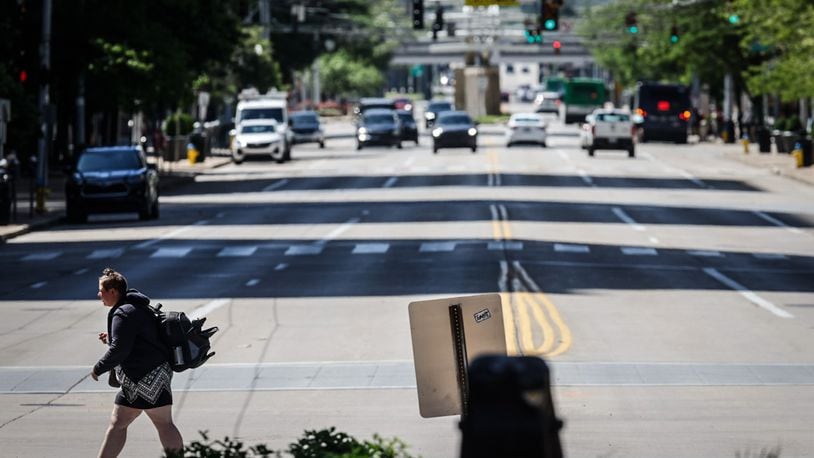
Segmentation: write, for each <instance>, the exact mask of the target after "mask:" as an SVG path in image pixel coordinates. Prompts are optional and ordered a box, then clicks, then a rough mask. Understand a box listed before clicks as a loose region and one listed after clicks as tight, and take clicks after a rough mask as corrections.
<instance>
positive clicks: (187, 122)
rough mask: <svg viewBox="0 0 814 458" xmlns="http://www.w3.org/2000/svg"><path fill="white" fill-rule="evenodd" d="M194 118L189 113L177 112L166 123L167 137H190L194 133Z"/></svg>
mask: <svg viewBox="0 0 814 458" xmlns="http://www.w3.org/2000/svg"><path fill="white" fill-rule="evenodd" d="M192 128H193V122H192V116H190V115H188V114H187V113H181V112H176V113H173V114H172V115H170V116H169V117H168V118H167V119H166V120H165V121H164V132H166V133H167V135H172V136H176V135H189V134H190V133H191V132H192Z"/></svg>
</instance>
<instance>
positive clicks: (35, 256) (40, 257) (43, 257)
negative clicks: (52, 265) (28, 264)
mask: <svg viewBox="0 0 814 458" xmlns="http://www.w3.org/2000/svg"><path fill="white" fill-rule="evenodd" d="M61 254H62V252H61V251H50V252H48V253H32V254H29V255H28V256H25V257H23V261H50V260H52V259H56V258H57V257H59V256H60V255H61Z"/></svg>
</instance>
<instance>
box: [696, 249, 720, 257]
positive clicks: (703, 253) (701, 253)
mask: <svg viewBox="0 0 814 458" xmlns="http://www.w3.org/2000/svg"><path fill="white" fill-rule="evenodd" d="M687 254H688V255H690V256H701V257H706V258H722V257H723V256H724V255H723V254H722V253H721V252H720V251H713V250H690V251H688V252H687Z"/></svg>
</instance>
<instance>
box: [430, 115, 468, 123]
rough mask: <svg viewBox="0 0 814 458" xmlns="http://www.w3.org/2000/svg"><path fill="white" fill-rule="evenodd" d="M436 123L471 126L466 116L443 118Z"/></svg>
mask: <svg viewBox="0 0 814 458" xmlns="http://www.w3.org/2000/svg"><path fill="white" fill-rule="evenodd" d="M438 122H439V123H440V124H471V123H472V120H470V119H469V116H467V115H454V116H444V117H443V118H441V119H439V120H438Z"/></svg>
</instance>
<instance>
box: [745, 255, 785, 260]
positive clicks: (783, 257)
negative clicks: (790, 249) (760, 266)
mask: <svg viewBox="0 0 814 458" xmlns="http://www.w3.org/2000/svg"><path fill="white" fill-rule="evenodd" d="M752 256H754V257H755V258H757V259H775V260H776V259H788V258H789V257H788V256H786V255H784V254H780V253H753V254H752Z"/></svg>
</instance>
